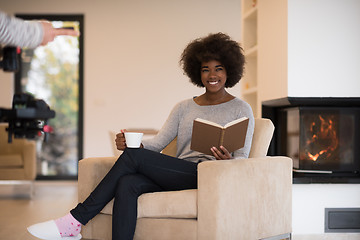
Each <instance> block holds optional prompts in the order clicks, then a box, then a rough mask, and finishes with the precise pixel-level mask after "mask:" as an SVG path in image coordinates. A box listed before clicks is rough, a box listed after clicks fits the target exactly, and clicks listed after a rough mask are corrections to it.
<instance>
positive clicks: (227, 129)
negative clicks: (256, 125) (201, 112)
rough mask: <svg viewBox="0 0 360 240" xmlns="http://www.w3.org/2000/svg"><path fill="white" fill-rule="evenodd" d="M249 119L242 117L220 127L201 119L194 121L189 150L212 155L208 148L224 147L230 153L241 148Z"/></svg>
mask: <svg viewBox="0 0 360 240" xmlns="http://www.w3.org/2000/svg"><path fill="white" fill-rule="evenodd" d="M248 124H249V118H247V117H243V118H239V119H236V120H234V121H231V122H229V123H227V124H226V125H225V126H221V125H219V124H217V123H214V122H211V121H207V120H204V119H201V118H197V119H195V120H194V124H193V132H192V138H191V146H190V149H191V150H194V151H198V152H202V153H205V154H208V155H212V152H211V150H210V148H212V147H216V148H217V149H219V150H220V146H224V147H225V148H226V149H227V150H228V151H229V152H230V153H231V152H234V151H235V150H238V149H240V148H242V147H243V146H244V144H245V138H246V133H247V128H248Z"/></svg>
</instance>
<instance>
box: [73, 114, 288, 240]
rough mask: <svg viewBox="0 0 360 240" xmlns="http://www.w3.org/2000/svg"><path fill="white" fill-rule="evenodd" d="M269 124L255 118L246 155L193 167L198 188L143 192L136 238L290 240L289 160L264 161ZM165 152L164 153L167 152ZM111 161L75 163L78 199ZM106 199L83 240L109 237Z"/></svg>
mask: <svg viewBox="0 0 360 240" xmlns="http://www.w3.org/2000/svg"><path fill="white" fill-rule="evenodd" d="M273 130H274V126H273V124H272V122H271V121H270V120H267V119H256V120H255V131H254V137H253V143H252V148H251V152H250V157H249V158H248V159H242V160H226V161H206V162H202V163H200V164H199V165H198V189H191V190H183V191H173V192H154V193H146V194H143V195H141V196H140V197H139V199H138V220H137V226H136V231H135V237H134V239H136V240H143V239H146V240H151V239H154V240H162V239H163V240H170V239H171V240H177V239H179V240H192V239H194V240H195V239H199V240H200V239H201V240H211V239H218V240H234V239H237V240H238V239H244V240H252V239H266V238H269V239H284V238H290V233H291V208H292V204H291V202H292V161H291V159H290V158H288V157H266V156H265V155H266V153H267V149H268V147H269V143H270V140H271V138H272V134H273ZM167 150H168V149H166V150H164V151H163V152H164V153H166V154H170V153H169V152H167ZM115 160H116V158H114V157H107V158H88V159H83V160H81V161H80V163H79V201H83V200H84V199H85V198H86V197H87V196H88V195H89V194H90V192H91V191H92V190H93V189H94V188H95V186H96V185H97V184H98V183H99V181H100V180H101V179H102V178H103V176H104V175H105V174H106V173H107V172H108V171H109V169H110V168H111V166H112V165H113V163H114V161H115ZM112 205H113V202H112V201H111V202H110V203H109V204H108V205H107V206H105V208H104V209H103V210H102V211H101V213H100V214H98V215H97V216H96V217H95V218H93V219H92V220H91V221H90V222H89V223H88V224H87V225H86V226H84V227H83V229H82V234H83V237H84V238H89V239H101V240H107V239H111V214H112Z"/></svg>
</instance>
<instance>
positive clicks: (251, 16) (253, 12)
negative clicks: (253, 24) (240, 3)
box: [243, 7, 257, 21]
mask: <svg viewBox="0 0 360 240" xmlns="http://www.w3.org/2000/svg"><path fill="white" fill-rule="evenodd" d="M256 18H257V7H253V8H251V9H250V10H248V11H247V12H245V13H244V16H243V20H244V21H246V20H255V19H256Z"/></svg>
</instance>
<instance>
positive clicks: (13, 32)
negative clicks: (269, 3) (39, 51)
mask: <svg viewBox="0 0 360 240" xmlns="http://www.w3.org/2000/svg"><path fill="white" fill-rule="evenodd" d="M60 35H69V36H79V32H78V31H75V30H72V29H56V28H53V27H52V25H51V23H50V22H47V21H24V20H22V19H19V18H16V17H12V16H9V15H7V14H6V13H4V12H2V11H0V44H3V45H9V46H14V47H21V48H23V47H28V48H36V47H38V46H40V45H46V44H47V43H48V42H51V41H53V40H54V38H55V37H56V36H60Z"/></svg>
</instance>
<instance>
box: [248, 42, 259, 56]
mask: <svg viewBox="0 0 360 240" xmlns="http://www.w3.org/2000/svg"><path fill="white" fill-rule="evenodd" d="M257 50H258V47H257V45H255V46H253V47H250V48H249V49H247V50H245V57H256V56H257Z"/></svg>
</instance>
